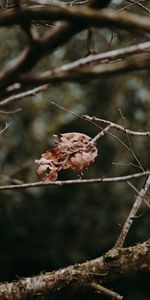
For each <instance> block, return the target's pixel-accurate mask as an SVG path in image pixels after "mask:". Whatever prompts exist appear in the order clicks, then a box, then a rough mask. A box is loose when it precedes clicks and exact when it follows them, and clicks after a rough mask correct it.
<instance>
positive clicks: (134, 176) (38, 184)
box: [0, 171, 150, 190]
mask: <svg viewBox="0 0 150 300" xmlns="http://www.w3.org/2000/svg"><path fill="white" fill-rule="evenodd" d="M148 175H150V171H145V172H142V173H134V174H131V175H126V176H119V177H100V178H92V179H73V180H56V181H50V182H42V181H38V182H32V183H24V184H18V185H17V184H16V185H15V184H14V185H2V186H0V190H12V189H26V188H34V187H45V186H49V185H58V186H62V185H70V184H92V183H102V182H103V183H105V182H107V183H117V182H126V181H128V180H132V179H137V178H140V177H145V176H148Z"/></svg>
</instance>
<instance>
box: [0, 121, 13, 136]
mask: <svg viewBox="0 0 150 300" xmlns="http://www.w3.org/2000/svg"><path fill="white" fill-rule="evenodd" d="M10 124H11V123H6V125H5V127H4V128H3V129H1V130H0V135H1V134H2V133H3V132H4V131H5V130H6V129H7V128H8V127H9V126H10Z"/></svg>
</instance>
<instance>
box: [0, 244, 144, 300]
mask: <svg viewBox="0 0 150 300" xmlns="http://www.w3.org/2000/svg"><path fill="white" fill-rule="evenodd" d="M149 271H150V240H149V241H146V242H144V243H142V244H137V245H136V246H133V247H128V248H112V249H111V250H109V251H108V252H106V253H105V254H104V255H103V256H101V257H99V258H96V259H94V260H90V261H87V262H85V263H82V264H75V265H72V266H69V267H67V268H64V269H60V270H57V271H53V272H51V273H45V274H40V275H38V276H34V277H31V278H23V279H22V278H21V279H19V280H18V281H16V282H12V283H4V284H1V285H0V300H6V299H7V300H8V299H9V300H27V299H28V300H29V299H36V297H38V299H42V300H43V299H51V297H54V296H56V295H57V292H59V293H60V292H61V291H62V292H63V289H64V288H68V291H69V293H70V290H72V291H77V290H79V289H82V288H87V287H90V286H91V285H92V284H93V283H98V284H101V285H103V284H104V285H105V283H109V282H112V281H116V280H118V279H121V278H130V277H135V275H137V274H138V273H140V274H141V273H145V274H146V273H148V272H149Z"/></svg>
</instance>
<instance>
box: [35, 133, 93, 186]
mask: <svg viewBox="0 0 150 300" xmlns="http://www.w3.org/2000/svg"><path fill="white" fill-rule="evenodd" d="M97 153H98V151H97V148H96V146H95V145H94V143H93V142H92V139H91V138H90V137H89V136H88V135H86V134H83V133H79V132H68V133H63V134H60V135H58V145H57V147H56V148H52V149H48V150H47V151H46V152H45V153H43V154H42V155H41V158H40V159H39V160H35V163H37V164H38V165H39V167H38V169H37V175H38V176H40V177H42V180H43V181H44V182H49V181H55V180H56V179H57V177H58V172H59V171H61V170H62V169H73V170H75V171H77V172H78V173H80V174H82V170H83V169H84V168H86V167H88V166H89V165H90V164H91V163H93V162H94V160H95V157H96V156H97Z"/></svg>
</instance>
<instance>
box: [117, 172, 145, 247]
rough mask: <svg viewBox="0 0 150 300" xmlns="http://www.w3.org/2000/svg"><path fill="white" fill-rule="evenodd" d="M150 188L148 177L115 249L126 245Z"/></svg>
mask: <svg viewBox="0 0 150 300" xmlns="http://www.w3.org/2000/svg"><path fill="white" fill-rule="evenodd" d="M149 186H150V176H148V178H147V180H146V182H145V184H144V186H143V188H142V189H141V190H140V192H139V195H138V196H137V197H136V199H135V202H134V204H133V206H132V209H131V211H130V213H129V216H128V218H127V220H126V221H125V224H124V226H123V228H122V231H121V233H120V235H119V237H118V239H117V242H116V244H115V247H122V246H123V244H124V241H125V239H126V236H127V234H128V232H129V230H130V227H131V225H132V223H133V221H134V219H135V217H136V214H137V212H138V210H139V208H140V206H141V203H142V201H143V197H144V196H145V194H146V192H147V190H148V189H149Z"/></svg>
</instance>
